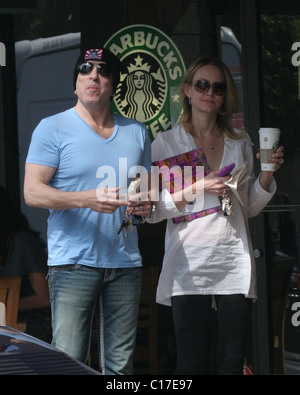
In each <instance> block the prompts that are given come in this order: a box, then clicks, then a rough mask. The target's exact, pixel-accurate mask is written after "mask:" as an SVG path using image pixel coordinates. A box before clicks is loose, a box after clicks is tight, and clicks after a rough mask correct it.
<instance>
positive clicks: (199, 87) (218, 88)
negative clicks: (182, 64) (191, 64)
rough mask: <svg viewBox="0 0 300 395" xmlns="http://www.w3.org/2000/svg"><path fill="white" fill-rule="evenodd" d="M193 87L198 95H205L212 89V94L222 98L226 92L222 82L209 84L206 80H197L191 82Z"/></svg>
mask: <svg viewBox="0 0 300 395" xmlns="http://www.w3.org/2000/svg"><path fill="white" fill-rule="evenodd" d="M193 87H194V88H195V89H196V91H197V92H199V93H207V92H208V91H209V90H210V87H212V93H213V94H215V95H217V96H224V95H225V92H226V85H225V84H224V83H223V82H214V83H213V84H211V83H210V82H208V81H206V80H197V81H194V82H193Z"/></svg>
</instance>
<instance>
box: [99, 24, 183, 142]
mask: <svg viewBox="0 0 300 395" xmlns="http://www.w3.org/2000/svg"><path fill="white" fill-rule="evenodd" d="M105 47H107V48H109V49H110V51H112V52H113V53H114V54H115V55H116V56H117V57H118V58H119V59H120V60H121V62H122V64H121V80H120V84H119V85H118V88H117V91H116V92H115V96H114V99H113V101H112V107H113V111H115V112H118V113H120V114H122V115H124V116H126V117H129V118H133V119H136V120H138V121H140V122H143V123H144V124H145V125H146V126H147V128H148V130H149V133H150V136H151V137H152V139H154V138H155V136H156V134H157V133H158V132H160V131H164V130H167V129H170V128H171V127H172V126H174V124H175V123H176V122H177V120H178V118H179V115H180V111H181V105H180V97H179V90H180V85H181V82H182V79H183V77H184V74H185V65H184V62H183V60H182V57H181V55H180V53H179V51H178V49H177V47H176V46H175V44H174V43H173V42H172V41H171V40H170V38H169V37H168V36H167V35H165V34H164V33H163V32H161V31H160V30H158V29H156V28H154V27H152V26H147V25H132V26H128V27H126V28H124V29H122V30H120V31H118V32H117V33H115V34H114V35H113V36H112V37H111V38H110V39H109V40H108V41H107V42H106V44H105Z"/></svg>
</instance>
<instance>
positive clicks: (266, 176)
mask: <svg viewBox="0 0 300 395" xmlns="http://www.w3.org/2000/svg"><path fill="white" fill-rule="evenodd" d="M283 151H284V147H282V146H280V147H279V148H278V149H277V150H276V152H275V153H274V154H273V155H272V162H273V163H275V168H276V170H275V171H277V170H279V169H280V167H281V165H282V164H283V163H284V159H283V157H284V153H283ZM256 157H257V159H260V155H259V153H257V154H256ZM273 173H274V172H273V171H262V172H261V175H260V178H259V182H260V185H261V187H262V188H263V189H264V190H265V191H268V190H269V186H270V182H271V180H272V177H273Z"/></svg>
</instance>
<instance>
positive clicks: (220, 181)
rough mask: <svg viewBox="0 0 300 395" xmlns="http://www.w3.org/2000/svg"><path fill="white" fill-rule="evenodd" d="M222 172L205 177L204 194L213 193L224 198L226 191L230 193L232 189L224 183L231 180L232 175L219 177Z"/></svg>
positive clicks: (215, 172)
mask: <svg viewBox="0 0 300 395" xmlns="http://www.w3.org/2000/svg"><path fill="white" fill-rule="evenodd" d="M219 172H220V170H217V171H212V172H210V173H209V174H208V175H207V176H206V177H204V192H207V193H212V194H214V195H217V196H222V194H223V191H224V189H225V190H226V191H227V192H229V191H230V188H229V187H228V186H227V185H225V184H224V182H226V181H228V180H229V179H230V175H228V176H225V177H218V176H217V175H218V174H219Z"/></svg>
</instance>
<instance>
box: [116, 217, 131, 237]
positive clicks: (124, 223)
mask: <svg viewBox="0 0 300 395" xmlns="http://www.w3.org/2000/svg"><path fill="white" fill-rule="evenodd" d="M128 226H129V220H128V218H127V217H125V218H124V219H123V221H122V223H121V226H120V228H119V230H118V232H117V234H118V235H119V234H120V233H121V231H122V229H123V228H124V229H125V236H127V228H128Z"/></svg>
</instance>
